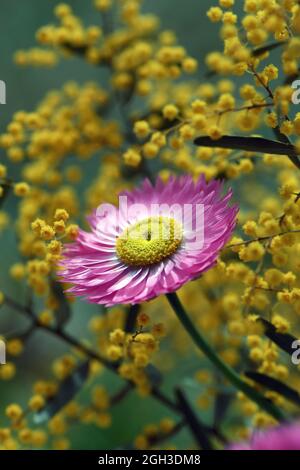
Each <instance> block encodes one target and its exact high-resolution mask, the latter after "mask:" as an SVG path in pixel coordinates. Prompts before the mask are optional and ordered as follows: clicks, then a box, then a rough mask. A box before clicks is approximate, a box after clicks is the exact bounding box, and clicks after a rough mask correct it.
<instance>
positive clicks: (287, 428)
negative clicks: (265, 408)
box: [229, 422, 300, 450]
mask: <svg viewBox="0 0 300 470" xmlns="http://www.w3.org/2000/svg"><path fill="white" fill-rule="evenodd" d="M229 450H300V423H299V422H295V423H292V424H285V425H282V426H278V427H276V428H273V429H269V430H268V431H265V432H255V433H254V434H253V436H252V438H251V439H250V441H249V442H241V443H237V444H232V445H231V446H230V447H229Z"/></svg>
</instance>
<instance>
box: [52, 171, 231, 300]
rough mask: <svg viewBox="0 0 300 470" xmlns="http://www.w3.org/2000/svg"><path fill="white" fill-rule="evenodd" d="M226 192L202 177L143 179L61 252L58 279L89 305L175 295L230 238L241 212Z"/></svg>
mask: <svg viewBox="0 0 300 470" xmlns="http://www.w3.org/2000/svg"><path fill="white" fill-rule="evenodd" d="M231 198H232V192H231V190H230V191H228V192H227V194H225V195H223V184H222V183H221V182H220V181H217V180H214V181H210V182H209V183H206V181H205V178H204V176H201V177H200V178H199V179H198V180H197V181H196V182H194V180H193V178H192V177H191V176H185V175H184V176H180V177H171V178H170V179H169V180H168V181H167V182H163V181H162V180H161V179H160V178H158V179H157V180H156V182H155V184H154V185H152V184H151V183H150V181H149V180H148V179H145V180H144V181H143V182H142V184H141V186H140V187H137V188H135V189H133V190H132V191H124V192H122V193H120V195H119V207H118V208H117V207H115V206H113V205H110V204H102V205H100V206H99V207H98V209H97V210H96V211H94V213H93V214H92V215H91V216H89V217H88V222H89V224H90V227H91V231H90V232H85V231H84V230H79V233H78V237H77V239H76V241H75V242H74V243H71V244H68V245H66V246H65V248H64V251H63V259H62V261H61V263H60V268H61V270H60V272H59V276H60V279H61V280H62V281H63V282H67V283H70V284H71V285H72V287H71V288H70V289H69V292H71V293H73V294H74V295H76V296H83V297H84V298H85V299H86V300H88V301H89V302H93V303H98V304H104V305H106V306H112V305H115V304H129V303H130V304H136V303H140V302H143V301H146V300H150V299H151V298H153V297H157V296H158V295H161V294H166V293H169V292H173V291H176V290H177V289H178V288H179V287H181V286H182V285H183V284H185V283H186V282H188V281H190V280H192V279H194V278H197V277H199V276H200V275H201V274H202V273H203V272H204V271H206V270H207V269H209V268H210V267H212V266H213V265H214V264H215V262H216V259H217V256H218V253H219V251H220V250H221V249H222V248H223V247H224V245H225V244H226V242H227V241H228V239H229V238H230V236H231V233H232V231H233V229H234V226H235V223H236V215H237V211H238V208H237V207H236V206H230V200H231Z"/></svg>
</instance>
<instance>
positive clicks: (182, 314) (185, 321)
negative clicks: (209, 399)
mask: <svg viewBox="0 0 300 470" xmlns="http://www.w3.org/2000/svg"><path fill="white" fill-rule="evenodd" d="M167 299H168V301H169V303H170V305H171V306H172V308H173V310H174V312H175V313H176V315H177V318H178V319H179V321H180V322H181V324H182V325H183V326H184V328H185V330H186V331H187V333H188V334H189V335H190V337H191V338H192V339H193V341H194V343H195V344H196V345H197V346H198V348H199V349H200V350H201V351H202V352H203V353H204V354H205V355H206V356H207V358H208V359H209V360H210V361H211V362H212V364H213V365H214V366H215V367H216V368H217V369H218V370H219V371H220V372H221V373H222V374H223V375H224V376H225V377H226V378H227V379H228V380H229V382H231V383H232V385H234V386H235V387H236V388H238V389H239V390H240V391H241V392H243V393H244V394H245V395H246V396H247V397H248V398H250V400H252V401H254V402H255V403H257V405H258V406H259V407H260V408H262V409H264V410H265V411H266V412H267V413H269V414H270V415H271V416H273V417H274V418H275V419H276V420H278V421H283V420H286V418H285V416H284V414H283V413H282V412H281V410H280V409H279V408H277V406H275V405H274V404H273V403H272V402H271V401H270V400H268V399H267V398H265V397H264V396H263V395H261V394H260V393H259V392H257V391H256V390H255V389H254V388H253V387H251V386H250V385H249V384H248V383H247V382H245V381H244V380H243V379H242V378H241V377H240V375H239V374H237V373H236V372H235V371H234V370H233V369H232V368H231V367H229V366H228V365H227V364H225V363H224V362H223V361H222V359H220V357H219V356H218V355H217V354H216V353H215V351H214V350H213V348H212V347H211V346H210V345H209V344H208V343H207V342H206V340H205V339H204V338H203V336H201V334H200V333H199V331H198V330H197V329H196V328H195V326H194V324H193V322H192V321H191V319H190V318H189V316H188V315H187V313H186V311H185V309H184V307H183V305H182V304H181V302H180V300H179V298H178V297H177V294H176V293H175V292H173V293H171V294H167Z"/></svg>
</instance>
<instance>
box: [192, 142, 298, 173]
mask: <svg viewBox="0 0 300 470" xmlns="http://www.w3.org/2000/svg"><path fill="white" fill-rule="evenodd" d="M282 136H283V135H282V134H281V133H279V135H278V138H280V139H281V142H280V141H279V140H278V141H277V140H269V139H264V138H263V137H251V136H249V137H242V136H234V135H224V136H223V137H221V138H220V139H218V140H212V139H211V138H210V137H207V136H203V137H197V138H196V139H195V140H194V144H195V145H198V146H199V147H216V148H225V149H232V150H245V151H246V152H259V153H270V154H272V155H287V156H288V157H289V159H290V160H291V161H292V162H293V164H294V165H295V166H296V167H297V168H299V169H300V161H299V159H298V156H297V152H296V148H295V147H294V145H292V144H291V143H290V142H289V140H288V139H287V138H285V139H283V137H282ZM285 137H286V136H285ZM283 140H284V141H283ZM282 141H283V142H282Z"/></svg>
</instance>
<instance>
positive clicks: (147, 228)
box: [116, 216, 183, 266]
mask: <svg viewBox="0 0 300 470" xmlns="http://www.w3.org/2000/svg"><path fill="white" fill-rule="evenodd" d="M182 237H183V232H182V227H181V225H180V224H179V223H178V222H176V221H175V220H174V219H172V218H169V217H163V216H155V217H148V218H147V219H143V220H140V221H139V222H137V223H135V224H133V225H131V226H130V227H128V228H127V229H125V230H124V232H123V233H122V234H121V235H120V236H119V237H118V239H117V242H116V251H117V255H118V257H119V258H120V259H121V260H122V261H123V262H124V263H125V264H128V265H129V266H150V265H152V264H156V263H159V262H160V261H162V260H163V259H165V258H168V257H169V256H171V255H172V254H173V253H175V251H176V250H177V249H178V248H179V246H180V244H181V242H182Z"/></svg>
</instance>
